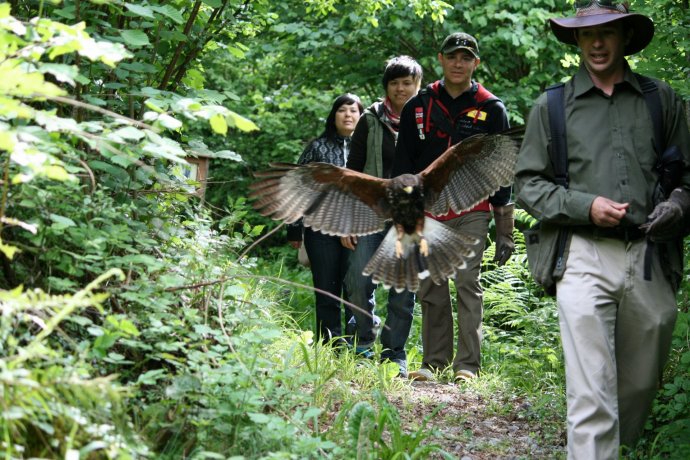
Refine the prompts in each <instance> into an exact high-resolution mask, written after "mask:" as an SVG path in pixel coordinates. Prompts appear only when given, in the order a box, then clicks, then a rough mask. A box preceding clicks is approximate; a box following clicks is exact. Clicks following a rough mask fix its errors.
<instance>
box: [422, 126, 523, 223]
mask: <svg viewBox="0 0 690 460" xmlns="http://www.w3.org/2000/svg"><path fill="white" fill-rule="evenodd" d="M524 130H525V128H524V126H520V127H517V128H511V129H509V130H506V131H503V132H501V133H497V134H477V135H474V136H471V137H468V138H467V139H464V140H462V141H461V142H459V143H457V144H455V145H454V146H452V147H450V148H449V149H448V150H446V151H445V152H444V153H443V155H441V156H440V157H438V158H437V159H436V161H434V162H433V163H431V164H430V165H429V166H428V167H427V168H426V169H425V170H424V171H422V172H421V173H419V174H420V176H421V177H422V181H423V182H424V193H425V200H426V203H425V208H426V209H427V211H430V212H431V213H432V214H434V215H436V216H442V215H445V214H448V212H449V211H450V210H451V209H452V210H453V211H455V212H456V213H460V212H462V211H465V210H467V209H470V208H471V207H472V206H474V205H476V204H477V203H479V202H481V201H482V200H485V199H486V198H488V197H489V196H490V195H492V194H493V193H494V192H496V191H497V190H498V189H499V188H500V187H502V186H508V185H510V184H512V183H513V177H514V175H515V164H516V163H517V155H518V151H519V150H520V140H521V138H522V133H523V132H524Z"/></svg>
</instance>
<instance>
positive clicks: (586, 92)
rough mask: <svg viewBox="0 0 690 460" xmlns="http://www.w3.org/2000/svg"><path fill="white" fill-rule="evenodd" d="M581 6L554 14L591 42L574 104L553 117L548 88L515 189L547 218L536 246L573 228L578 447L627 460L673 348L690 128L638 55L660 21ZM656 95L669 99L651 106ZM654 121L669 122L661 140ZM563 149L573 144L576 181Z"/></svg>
mask: <svg viewBox="0 0 690 460" xmlns="http://www.w3.org/2000/svg"><path fill="white" fill-rule="evenodd" d="M575 7H576V15H575V16H573V17H568V18H559V19H551V20H550V25H551V28H552V30H553V32H554V34H555V35H556V37H557V38H558V39H559V40H560V41H562V42H563V43H567V44H570V45H577V46H578V47H579V49H580V61H581V64H580V68H579V70H578V72H577V74H576V75H575V76H574V77H573V78H572V79H571V80H569V81H568V82H567V83H565V85H564V87H563V93H562V100H563V105H564V109H561V110H560V111H554V114H553V115H552V116H550V114H549V104H548V102H547V97H546V93H544V94H542V95H541V96H540V97H539V98H538V99H537V101H536V103H535V105H534V107H533V108H532V111H531V113H530V116H529V119H528V122H527V129H526V132H525V139H524V142H523V144H522V148H521V151H520V156H519V159H518V164H517V169H516V180H515V186H516V191H517V194H518V196H517V202H518V203H519V204H521V205H522V206H523V208H524V209H525V210H527V211H528V212H529V213H530V214H532V215H533V216H535V217H536V218H538V219H540V220H541V223H542V225H541V230H540V233H539V238H538V242H537V243H536V244H542V245H546V242H547V241H556V238H555V236H554V235H558V234H559V233H563V234H566V235H569V239H568V240H567V243H566V250H565V251H564V257H565V271H564V272H563V273H562V277H561V278H560V279H559V280H558V281H557V282H556V298H557V303H558V311H559V322H560V328H561V338H562V342H563V350H564V356H565V366H566V387H567V400H568V447H567V449H568V458H569V459H587V460H589V459H617V458H618V455H619V448H620V446H621V444H622V445H627V446H634V444H635V443H636V442H637V440H638V438H639V437H640V435H641V433H642V431H643V429H644V424H645V420H646V418H647V416H648V415H649V412H650V409H651V406H652V402H653V400H654V397H655V394H656V390H657V388H658V385H659V379H660V377H661V375H662V371H663V368H664V365H665V363H666V361H667V358H668V353H669V349H670V344H671V336H672V332H673V327H674V324H675V320H676V315H677V306H676V301H675V292H676V290H677V289H678V287H679V282H680V275H682V236H683V234H684V232H685V233H687V231H688V222H689V221H688V220H687V217H688V215H690V193H689V190H690V166H689V165H690V152H689V151H688V146H689V145H690V134H689V133H688V127H687V122H686V120H685V112H684V110H683V104H682V101H681V100H680V98H678V96H677V95H676V94H675V92H674V91H673V90H672V89H671V88H670V87H669V86H668V85H667V84H666V83H664V82H662V81H660V80H656V79H650V78H647V77H642V76H638V75H636V74H634V73H633V72H632V71H631V69H630V67H629V65H628V63H627V61H626V59H625V56H626V55H630V54H634V53H637V52H638V51H640V50H642V49H643V48H644V47H645V46H647V45H648V44H649V42H650V41H651V39H652V37H653V35H654V24H653V23H652V21H651V20H650V19H649V18H648V17H646V16H643V15H640V14H633V13H630V12H629V10H628V6H627V4H626V3H619V2H613V1H586V0H585V1H576V2H575ZM643 88H644V90H643ZM550 91H553V90H550ZM645 91H647V92H645ZM553 94H558V93H553ZM646 94H653V95H654V97H656V96H658V99H657V102H656V103H654V102H651V101H650V102H649V106H648V102H647V100H646V97H645V95H646ZM654 107H656V108H657V109H658V113H656V114H655V112H657V110H656V109H655V108H654ZM556 112H560V114H561V116H562V117H564V120H565V145H566V148H565V149H562V150H565V152H562V151H561V149H558V148H556V147H554V145H556V143H554V144H552V136H551V134H550V133H551V126H552V125H554V126H557V125H558V123H556V121H557V120H558V116H557V114H556ZM563 112H564V113H563ZM654 120H657V121H658V123H657V124H663V129H662V130H661V133H660V136H659V139H657V140H655V136H654V131H655V129H654V126H655V122H654ZM655 143H657V144H659V145H658V146H656V147H655ZM552 147H553V148H554V149H555V155H560V156H561V157H563V156H565V155H567V157H566V158H567V165H568V166H567V176H566V177H567V183H566V184H565V185H560V184H562V182H559V181H557V180H556V177H555V174H554V168H553V166H552V162H551V157H550V156H549V149H550V148H552ZM668 152H671V153H673V154H674V155H676V159H677V160H678V161H676V162H675V163H673V165H674V166H673V168H675V169H674V170H673V171H672V172H673V174H675V176H673V177H675V179H673V180H670V179H669V178H670V177H671V175H669V174H667V173H664V175H663V176H662V177H661V180H662V181H663V180H665V179H669V181H668V183H666V188H667V190H663V189H660V188H659V186H658V184H659V183H660V182H659V181H660V175H659V174H658V172H657V170H656V169H655V165H657V161H658V159H659V158H664V159H665V158H667V153H668ZM662 153H663V155H662ZM655 191H656V192H657V196H661V199H660V201H661V202H660V203H659V204H657V203H656V202H655V200H654V198H653V197H654V195H655ZM549 232H550V233H549ZM534 241H537V240H536V239H535V240H534ZM530 244H533V243H530ZM530 263H532V259H530ZM535 265H536V264H535ZM545 265H546V264H545ZM530 268H531V270H532V272H533V273H537V272H538V271H535V269H534V267H530Z"/></svg>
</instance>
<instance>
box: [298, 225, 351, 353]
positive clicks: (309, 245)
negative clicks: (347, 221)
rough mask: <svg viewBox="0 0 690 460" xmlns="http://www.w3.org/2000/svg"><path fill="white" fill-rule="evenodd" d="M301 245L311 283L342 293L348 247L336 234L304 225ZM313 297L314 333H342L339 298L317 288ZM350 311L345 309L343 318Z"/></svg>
mask: <svg viewBox="0 0 690 460" xmlns="http://www.w3.org/2000/svg"><path fill="white" fill-rule="evenodd" d="M304 245H305V247H306V249H307V255H308V256H309V261H310V262H311V276H312V281H313V284H314V287H315V288H316V289H320V290H322V291H326V292H328V293H330V294H333V295H334V296H336V297H338V298H340V297H342V296H343V294H344V290H345V286H344V282H343V280H344V278H345V271H346V270H347V259H348V256H349V253H350V250H349V249H347V248H345V247H343V245H342V244H340V237H337V236H330V235H325V234H323V233H321V232H315V231H313V230H311V229H310V228H305V229H304ZM314 294H315V297H316V336H317V338H320V339H321V340H323V341H328V340H330V339H331V338H333V337H341V336H343V326H342V320H343V319H342V316H343V315H342V311H341V308H340V304H341V302H340V299H338V298H336V299H334V298H332V297H330V296H328V295H325V294H322V293H320V292H315V293H314ZM351 316H352V312H350V309H349V308H346V309H345V322H346V323H347V321H348V320H349V319H350V317H351Z"/></svg>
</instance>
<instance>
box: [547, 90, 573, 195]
mask: <svg viewBox="0 0 690 460" xmlns="http://www.w3.org/2000/svg"><path fill="white" fill-rule="evenodd" d="M546 104H547V107H548V111H549V125H550V127H551V145H550V149H549V156H550V157H551V165H552V166H553V170H554V174H555V176H556V183H557V184H558V185H561V186H563V187H565V188H568V142H567V140H568V138H567V136H566V131H565V84H564V83H559V84H556V85H553V86H549V87H548V88H546Z"/></svg>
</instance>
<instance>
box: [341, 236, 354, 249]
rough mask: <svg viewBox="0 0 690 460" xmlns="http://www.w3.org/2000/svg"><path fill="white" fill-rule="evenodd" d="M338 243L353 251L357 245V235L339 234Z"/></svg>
mask: <svg viewBox="0 0 690 460" xmlns="http://www.w3.org/2000/svg"><path fill="white" fill-rule="evenodd" d="M340 244H342V245H343V246H344V247H346V248H347V249H349V250H350V251H354V250H355V246H357V237H356V236H354V235H351V236H341V237H340Z"/></svg>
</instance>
